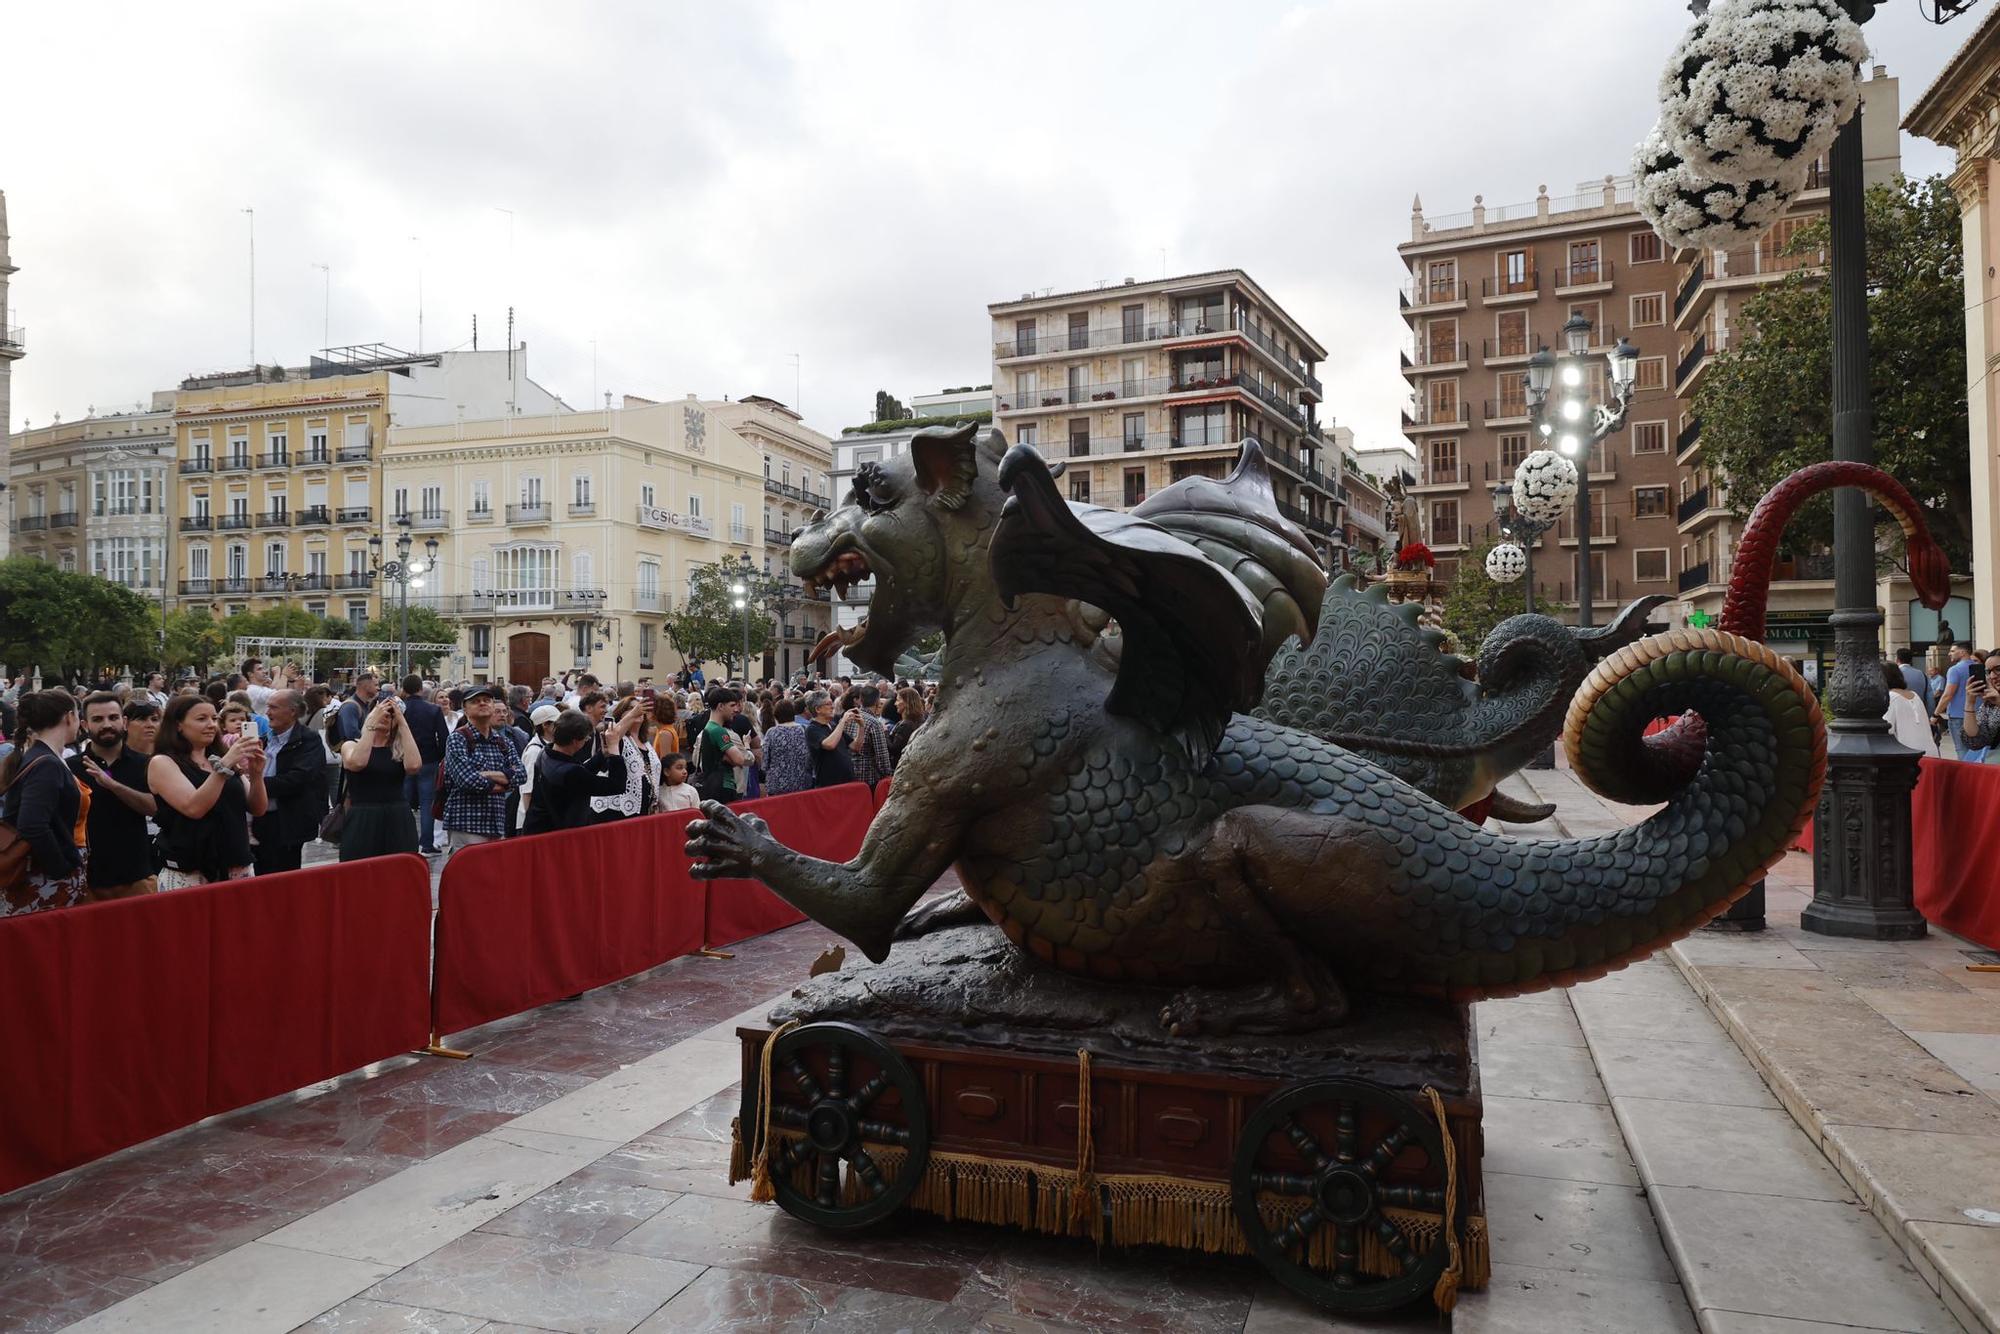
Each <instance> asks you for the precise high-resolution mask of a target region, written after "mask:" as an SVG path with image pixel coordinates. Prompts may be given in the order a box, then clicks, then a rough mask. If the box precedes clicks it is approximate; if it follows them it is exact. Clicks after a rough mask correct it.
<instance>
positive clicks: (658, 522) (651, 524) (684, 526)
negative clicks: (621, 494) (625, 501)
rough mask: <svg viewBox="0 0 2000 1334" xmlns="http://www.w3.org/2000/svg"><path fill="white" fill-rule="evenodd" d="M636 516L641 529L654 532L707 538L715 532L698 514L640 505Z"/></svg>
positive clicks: (711, 525)
mask: <svg viewBox="0 0 2000 1334" xmlns="http://www.w3.org/2000/svg"><path fill="white" fill-rule="evenodd" d="M766 485H767V486H768V485H769V483H766ZM638 516H639V517H638V524H639V526H640V527H641V528H651V529H653V530H654V531H656V532H662V533H686V534H687V535H688V536H689V537H707V536H709V535H710V534H711V533H713V532H714V531H715V527H714V525H713V524H711V523H709V521H708V520H707V519H704V518H703V517H702V516H701V515H699V514H678V513H675V512H674V511H673V510H663V509H660V508H658V507H657V506H654V505H640V506H639V509H638Z"/></svg>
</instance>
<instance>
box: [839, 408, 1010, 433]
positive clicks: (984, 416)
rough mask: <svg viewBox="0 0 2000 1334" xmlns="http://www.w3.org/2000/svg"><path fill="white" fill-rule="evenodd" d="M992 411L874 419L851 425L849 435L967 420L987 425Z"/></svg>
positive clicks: (905, 429) (848, 430)
mask: <svg viewBox="0 0 2000 1334" xmlns="http://www.w3.org/2000/svg"><path fill="white" fill-rule="evenodd" d="M992 420H993V414H992V413H991V412H961V413H959V414H958V415H956V416H952V417H899V418H891V419H890V420H888V421H872V422H869V423H868V424H867V425H866V426H850V427H848V428H847V430H846V432H845V434H847V435H882V434H885V433H887V432H889V431H912V430H915V431H921V430H922V429H923V428H924V427H926V426H963V425H965V424H966V423H967V422H977V423H979V424H980V425H981V426H985V425H987V424H989V423H990V422H992Z"/></svg>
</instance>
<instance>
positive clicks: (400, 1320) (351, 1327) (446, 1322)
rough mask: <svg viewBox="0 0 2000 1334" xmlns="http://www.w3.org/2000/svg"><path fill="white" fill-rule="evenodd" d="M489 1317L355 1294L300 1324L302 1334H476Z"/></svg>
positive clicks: (486, 1326)
mask: <svg viewBox="0 0 2000 1334" xmlns="http://www.w3.org/2000/svg"><path fill="white" fill-rule="evenodd" d="M488 1328H490V1326H488V1325H487V1323H486V1321H485V1319H484V1318H483V1317H481V1316H476V1315H458V1314H455V1313H454V1312H451V1311H425V1310H420V1309H419V1308H417V1307H414V1306H403V1305H399V1304H397V1303H395V1302H378V1301H372V1300H370V1299H369V1298H366V1297H354V1298H351V1299H349V1300H347V1301H344V1302H342V1303H341V1304H340V1305H338V1306H336V1307H334V1308H333V1309H332V1310H331V1311H328V1312H327V1313H326V1314H325V1315H322V1316H319V1317H317V1318H315V1319H313V1320H310V1321H307V1322H306V1323H305V1324H304V1325H301V1326H300V1327H299V1329H300V1334H305V1331H308V1330H310V1331H314V1334H474V1331H476V1330H484V1329H488Z"/></svg>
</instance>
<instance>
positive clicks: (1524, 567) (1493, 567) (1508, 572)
mask: <svg viewBox="0 0 2000 1334" xmlns="http://www.w3.org/2000/svg"><path fill="white" fill-rule="evenodd" d="M1527 572H1528V553H1527V552H1525V551H1523V550H1521V548H1519V547H1517V546H1515V545H1514V544H1513V543H1512V542H1502V543H1501V544H1500V545H1499V546H1497V547H1495V548H1493V550H1491V551H1489V552H1487V553H1486V577H1487V578H1488V579H1491V580H1492V581H1493V582H1494V583H1496V584H1511V583H1513V582H1514V581H1515V580H1516V579H1519V578H1520V577H1521V576H1522V575H1524V574H1526V573H1527Z"/></svg>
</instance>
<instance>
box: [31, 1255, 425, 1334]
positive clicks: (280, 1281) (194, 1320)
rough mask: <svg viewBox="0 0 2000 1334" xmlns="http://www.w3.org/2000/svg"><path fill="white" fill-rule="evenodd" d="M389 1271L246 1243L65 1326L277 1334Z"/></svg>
mask: <svg viewBox="0 0 2000 1334" xmlns="http://www.w3.org/2000/svg"><path fill="white" fill-rule="evenodd" d="M391 1268H392V1267H391V1266H387V1265H380V1264H373V1263H370V1262H368V1261H364V1260H349V1259H345V1258H343V1257H339V1256H332V1255H313V1254H310V1253H308V1252H305V1251H293V1250H287V1249H286V1248H285V1247H283V1246H271V1245H267V1244H265V1243H264V1242H261V1241H253V1242H249V1243H247V1244H245V1245H243V1246H239V1247H237V1248H236V1249H235V1250H233V1251H228V1252H226V1253H224V1254H222V1255H218V1256H216V1257H215V1258H214V1259H213V1260H209V1261H207V1262H206V1263H204V1264H199V1265H196V1266H195V1267H194V1268H193V1269H190V1270H188V1271H187V1272H186V1273H183V1274H177V1275H175V1276H174V1277H173V1278H170V1279H168V1280H167V1281H166V1282H164V1283H161V1284H159V1285H157V1286H155V1287H152V1288H148V1289H147V1290H146V1291H144V1292H142V1293H139V1294H138V1295H137V1296H134V1297H130V1298H127V1299H126V1300H125V1301H122V1302H120V1303H118V1304H117V1305H116V1306H113V1307H109V1308H107V1309H105V1310H102V1311H99V1312H98V1313H97V1314H96V1315H93V1316H91V1317H89V1318H88V1319H86V1320H83V1321H80V1322H79V1323H77V1324H75V1325H72V1326H71V1327H70V1328H72V1329H74V1330H77V1331H80V1334H183V1332H185V1334H216V1331H218V1330H228V1331H229V1334H267V1332H268V1334H281V1332H282V1331H286V1330H291V1329H294V1328H296V1327H298V1326H299V1325H301V1324H303V1323H304V1322H306V1321H308V1320H311V1319H312V1318H313V1317H314V1316H317V1315H319V1314H320V1313H321V1312H322V1311H327V1310H330V1309H332V1308H333V1307H335V1306H338V1305H340V1303H342V1302H344V1301H346V1300H347V1299H348V1298H349V1297H352V1296H354V1295H356V1294H357V1293H359V1292H362V1291H363V1290H364V1289H366V1288H367V1287H368V1286H369V1285H371V1284H373V1283H375V1282H376V1281H378V1280H380V1279H382V1278H383V1277H385V1276H386V1275H387V1274H388V1273H389V1272H390V1269H391Z"/></svg>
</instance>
